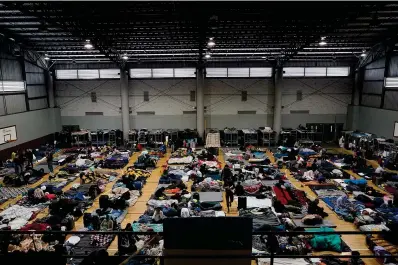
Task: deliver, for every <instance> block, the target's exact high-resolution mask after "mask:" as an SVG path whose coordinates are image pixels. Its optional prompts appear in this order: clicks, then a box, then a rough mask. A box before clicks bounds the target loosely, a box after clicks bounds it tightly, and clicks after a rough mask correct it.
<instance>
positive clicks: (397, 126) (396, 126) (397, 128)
mask: <svg viewBox="0 0 398 265" xmlns="http://www.w3.org/2000/svg"><path fill="white" fill-rule="evenodd" d="M394 137H398V121H396V122H395V124H394Z"/></svg>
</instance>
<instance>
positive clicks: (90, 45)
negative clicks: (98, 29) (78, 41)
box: [84, 40, 93, 49]
mask: <svg viewBox="0 0 398 265" xmlns="http://www.w3.org/2000/svg"><path fill="white" fill-rule="evenodd" d="M84 48H86V49H92V48H93V45H92V44H91V43H90V40H86V44H84Z"/></svg>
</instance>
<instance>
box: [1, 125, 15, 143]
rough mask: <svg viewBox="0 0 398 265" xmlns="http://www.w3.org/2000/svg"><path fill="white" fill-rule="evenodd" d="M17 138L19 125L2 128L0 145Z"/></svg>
mask: <svg viewBox="0 0 398 265" xmlns="http://www.w3.org/2000/svg"><path fill="white" fill-rule="evenodd" d="M16 140H17V126H15V125H14V126H9V127H5V128H1V129H0V145H2V144H6V143H10V142H14V141H16Z"/></svg>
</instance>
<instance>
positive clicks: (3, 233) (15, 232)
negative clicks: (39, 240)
mask: <svg viewBox="0 0 398 265" xmlns="http://www.w3.org/2000/svg"><path fill="white" fill-rule="evenodd" d="M389 233H392V232H387V231H330V232H319V231H291V232H285V231H262V232H253V233H252V235H268V236H269V235H275V236H276V235H280V236H297V235H303V234H305V235H335V234H338V235H369V234H371V235H388V234H389ZM24 234H25V235H30V236H34V235H45V234H51V235H57V234H62V235H64V236H66V235H98V234H106V235H115V236H116V235H119V234H123V235H126V234H134V235H147V236H155V235H159V236H162V235H163V232H127V231H52V230H50V231H20V230H2V231H0V239H1V237H3V240H4V239H5V240H7V239H6V238H4V236H5V237H7V235H8V236H11V235H24ZM7 241H8V240H7ZM0 242H1V240H0ZM364 243H365V242H364ZM276 251H277V249H271V250H270V253H269V254H260V255H161V256H151V255H133V256H131V257H128V256H124V257H120V256H115V257H118V258H124V259H131V258H132V259H135V258H160V259H251V260H252V259H257V258H269V259H270V265H273V263H274V259H275V258H278V259H279V258H282V259H283V258H325V257H328V256H325V255H311V254H309V255H280V254H276V253H275V252H276ZM7 255H10V253H1V254H0V256H7ZM87 256H88V255H63V256H62V257H65V258H78V259H79V258H85V257H87ZM333 257H335V258H361V259H365V258H366V259H367V258H398V255H360V256H357V255H338V256H333Z"/></svg>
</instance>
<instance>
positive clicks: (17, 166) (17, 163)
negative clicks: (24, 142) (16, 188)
mask: <svg viewBox="0 0 398 265" xmlns="http://www.w3.org/2000/svg"><path fill="white" fill-rule="evenodd" d="M12 162H13V163H14V170H15V174H17V175H18V174H19V173H20V172H21V171H22V167H21V162H20V158H19V154H18V153H16V154H15V155H14V158H13V159H12Z"/></svg>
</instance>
